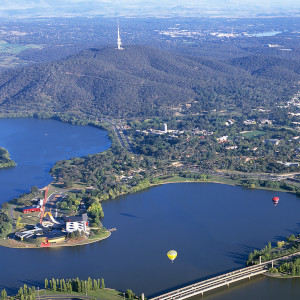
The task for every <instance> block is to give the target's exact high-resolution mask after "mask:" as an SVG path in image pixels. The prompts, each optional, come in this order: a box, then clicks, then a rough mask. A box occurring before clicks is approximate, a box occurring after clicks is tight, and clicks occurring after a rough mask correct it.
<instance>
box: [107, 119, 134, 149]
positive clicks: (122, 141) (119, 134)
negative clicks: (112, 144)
mask: <svg viewBox="0 0 300 300" xmlns="http://www.w3.org/2000/svg"><path fill="white" fill-rule="evenodd" d="M102 121H104V122H107V123H108V124H110V125H111V127H112V128H113V131H114V132H115V134H116V137H117V138H118V140H119V143H120V145H121V146H122V147H123V148H125V149H127V150H128V151H129V152H132V153H135V152H134V149H133V148H132V146H131V144H130V142H129V139H128V137H127V136H126V135H124V133H123V131H121V130H119V129H118V128H117V124H116V123H115V122H114V121H112V120H109V119H102Z"/></svg>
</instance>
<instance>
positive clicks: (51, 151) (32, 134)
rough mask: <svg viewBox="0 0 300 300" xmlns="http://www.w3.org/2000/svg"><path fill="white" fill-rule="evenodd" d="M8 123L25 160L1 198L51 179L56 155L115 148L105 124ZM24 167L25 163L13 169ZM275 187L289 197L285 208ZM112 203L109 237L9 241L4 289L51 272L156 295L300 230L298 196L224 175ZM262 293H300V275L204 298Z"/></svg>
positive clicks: (239, 263) (16, 154)
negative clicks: (55, 242)
mask: <svg viewBox="0 0 300 300" xmlns="http://www.w3.org/2000/svg"><path fill="white" fill-rule="evenodd" d="M0 128H1V133H0V145H1V146H3V147H5V148H7V149H8V150H9V152H10V153H11V155H12V158H13V159H14V160H15V161H16V162H17V163H18V167H16V168H15V169H5V170H0V176H2V177H1V180H0V188H1V191H5V193H3V195H2V193H1V201H4V200H8V199H10V198H13V197H15V196H16V195H18V194H19V193H21V192H26V191H28V190H29V189H30V187H31V186H32V185H38V186H39V187H42V186H44V185H46V184H48V183H49V182H50V181H51V177H49V175H48V171H49V169H50V168H51V166H52V165H53V164H54V162H55V161H56V160H60V159H67V158H70V157H72V156H82V155H86V154H92V153H95V152H99V151H103V150H105V149H107V148H108V147H109V146H110V142H109V140H108V138H107V135H106V133H105V132H103V131H100V130H97V129H95V128H91V127H80V126H71V125H68V124H63V123H59V122H55V121H51V120H46V121H45V120H35V119H15V120H0ZM18 168H24V169H23V170H22V171H20V173H13V172H17V169H18ZM24 181H26V184H24ZM274 194H276V195H278V196H279V197H280V202H279V204H278V205H277V206H276V207H274V206H273V203H272V201H271V200H272V197H273V196H274ZM103 209H104V213H105V217H104V219H103V224H104V226H106V227H107V228H111V227H116V228H117V231H116V232H113V233H112V236H111V237H110V238H109V239H106V240H104V241H101V242H98V243H95V244H91V245H85V246H80V247H65V248H58V249H9V248H3V247H0V269H1V272H0V288H6V289H7V290H8V291H9V292H14V291H15V289H16V288H18V287H19V286H20V285H22V284H23V283H26V284H32V285H36V286H38V285H39V286H42V285H43V282H44V278H46V277H47V278H51V277H59V278H73V277H77V276H78V277H79V278H82V279H84V278H87V277H88V276H90V277H94V278H99V277H103V278H104V279H105V282H106V286H109V287H112V288H116V289H120V290H126V289H128V288H130V289H132V290H134V291H135V292H136V293H138V294H140V293H141V292H145V293H146V295H153V294H157V293H159V292H161V291H164V290H167V289H171V288H173V287H176V286H180V285H183V284H186V283H189V282H194V281H196V280H200V279H204V278H206V277H209V276H213V275H216V274H220V273H224V272H227V271H230V270H233V269H237V268H240V267H243V266H245V261H246V259H247V256H248V254H249V252H250V251H252V250H253V249H257V248H261V247H264V246H265V244H266V243H267V242H268V241H271V242H273V243H275V242H276V241H278V240H282V239H284V238H285V237H286V236H287V235H290V234H298V233H299V231H300V223H299V209H300V198H297V197H296V196H295V195H293V194H288V193H274V192H270V191H264V190H249V189H243V188H241V187H235V186H227V185H221V184H215V183H179V184H168V185H164V186H156V187H154V188H151V189H148V190H146V191H143V192H139V193H136V194H132V195H128V196H122V197H120V198H118V199H115V200H111V201H106V202H104V203H103ZM170 249H175V250H177V252H178V257H177V259H176V260H175V262H174V263H173V264H172V263H171V262H170V261H169V260H168V258H167V256H166V253H167V251H168V250H170ZM3 270H5V272H4V271H3ZM270 287H272V288H270ZM291 287H292V289H291ZM258 291H260V292H259V295H263V296H264V297H262V298H259V297H258V296H255V297H256V298H258V299H269V298H272V299H283V298H282V295H284V294H285V295H291V293H294V294H296V295H300V280H299V279H293V280H275V281H274V279H268V278H264V277H259V278H257V279H254V280H251V281H249V282H248V281H246V282H244V283H242V284H241V285H237V286H236V287H233V288H232V289H229V290H227V289H224V290H223V289H222V290H220V291H218V292H217V293H214V294H212V295H207V296H205V297H207V298H208V299H240V298H242V297H243V298H245V299H253V298H254V296H253V295H254V294H255V293H258ZM289 293H290V294H289ZM247 297H248V298H247ZM285 299H296V298H294V297H293V295H291V296H290V297H288V298H285Z"/></svg>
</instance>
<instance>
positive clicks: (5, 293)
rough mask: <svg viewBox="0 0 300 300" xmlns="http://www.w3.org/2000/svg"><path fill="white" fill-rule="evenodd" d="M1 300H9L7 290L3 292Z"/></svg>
mask: <svg viewBox="0 0 300 300" xmlns="http://www.w3.org/2000/svg"><path fill="white" fill-rule="evenodd" d="M1 299H7V292H6V290H2V291H1Z"/></svg>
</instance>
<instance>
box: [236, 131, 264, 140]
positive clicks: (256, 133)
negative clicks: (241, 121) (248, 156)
mask: <svg viewBox="0 0 300 300" xmlns="http://www.w3.org/2000/svg"><path fill="white" fill-rule="evenodd" d="M265 134H266V132H265V131H260V130H254V131H248V132H243V133H241V135H242V136H243V137H245V138H247V139H251V138H253V137H258V136H261V135H265Z"/></svg>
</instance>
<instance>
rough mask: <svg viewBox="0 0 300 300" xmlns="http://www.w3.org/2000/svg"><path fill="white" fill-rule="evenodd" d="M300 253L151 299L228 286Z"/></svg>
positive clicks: (181, 295) (201, 292)
mask: <svg viewBox="0 0 300 300" xmlns="http://www.w3.org/2000/svg"><path fill="white" fill-rule="evenodd" d="M298 255H300V252H296V253H293V254H289V255H286V256H283V257H279V258H276V259H273V260H269V261H265V262H262V263H260V264H257V265H253V266H249V267H245V268H242V269H238V270H235V271H232V272H229V273H226V274H223V275H219V276H216V277H213V278H209V279H206V280H203V281H200V282H198V283H195V284H192V285H188V286H186V287H183V288H179V289H177V290H174V291H171V292H169V293H165V294H163V295H160V296H157V297H154V298H151V300H169V299H186V298H190V297H192V296H195V295H199V294H202V295H203V293H204V292H207V291H210V290H213V289H216V288H219V287H222V286H226V285H227V286H229V284H231V283H233V282H237V281H240V280H243V279H246V278H249V279H250V278H251V277H252V276H256V275H260V274H263V273H266V272H267V271H268V269H269V266H270V265H271V266H273V264H274V262H277V261H281V260H287V259H289V258H292V257H294V256H298Z"/></svg>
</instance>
